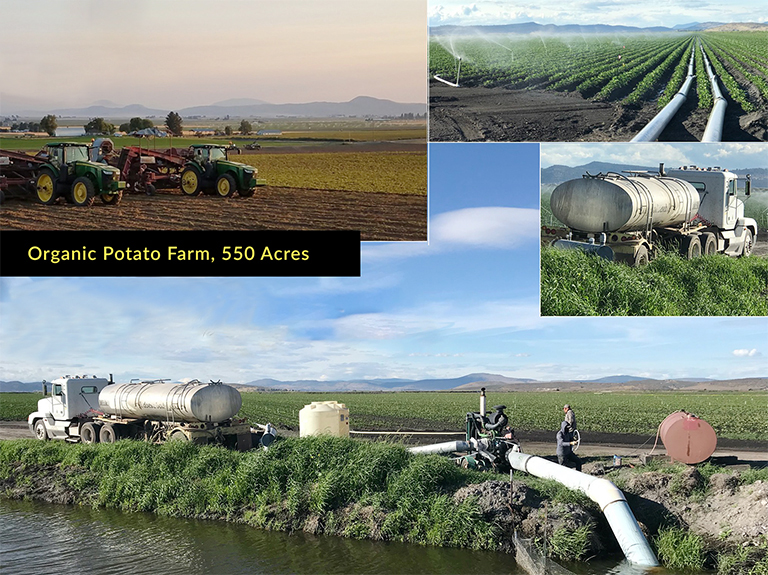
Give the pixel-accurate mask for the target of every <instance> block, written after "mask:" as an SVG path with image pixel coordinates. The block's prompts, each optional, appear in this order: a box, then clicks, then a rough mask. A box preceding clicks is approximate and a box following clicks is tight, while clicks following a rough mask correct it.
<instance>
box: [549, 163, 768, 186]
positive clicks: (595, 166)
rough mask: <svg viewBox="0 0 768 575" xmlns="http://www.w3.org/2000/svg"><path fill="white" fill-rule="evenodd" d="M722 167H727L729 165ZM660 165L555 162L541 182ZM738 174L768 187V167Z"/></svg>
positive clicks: (554, 181) (650, 167)
mask: <svg viewBox="0 0 768 575" xmlns="http://www.w3.org/2000/svg"><path fill="white" fill-rule="evenodd" d="M677 167H678V166H676V165H669V164H667V165H666V166H665V169H672V168H677ZM721 167H724V168H727V167H728V166H727V165H723V166H721ZM658 169H659V166H658V165H656V166H640V165H637V164H612V163H608V162H590V163H589V164H584V165H582V166H574V167H570V166H563V165H559V164H555V165H552V166H549V167H548V168H544V169H543V170H541V183H542V184H560V183H562V182H565V181H567V180H574V179H577V178H581V177H582V176H583V175H584V174H586V173H587V172H588V173H590V174H592V175H596V174H598V173H600V172H602V173H606V172H619V173H621V172H622V171H624V170H648V171H651V172H656V171H658ZM731 171H732V172H733V173H734V174H737V175H738V176H745V175H746V174H750V175H751V177H752V185H753V186H754V187H756V188H766V187H768V169H766V168H749V169H746V170H731Z"/></svg>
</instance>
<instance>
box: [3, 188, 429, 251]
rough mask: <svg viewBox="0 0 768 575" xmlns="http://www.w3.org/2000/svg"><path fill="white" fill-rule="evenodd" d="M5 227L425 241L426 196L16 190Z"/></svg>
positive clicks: (5, 216) (285, 190) (283, 190)
mask: <svg viewBox="0 0 768 575" xmlns="http://www.w3.org/2000/svg"><path fill="white" fill-rule="evenodd" d="M0 230H360V231H361V233H362V239H363V240H387V241H391V240H410V241H426V239H427V197H426V196H410V195H403V194H382V193H370V192H344V191H335V190H313V189H298V188H280V187H274V186H265V187H263V188H258V189H257V190H256V194H255V195H254V196H253V197H251V198H240V197H234V198H227V199H222V198H218V197H213V196H198V197H196V198H189V197H185V196H182V195H181V193H180V192H176V193H161V194H158V195H156V196H151V197H150V196H145V195H141V194H126V195H124V197H123V201H122V202H121V203H120V205H118V206H116V207H114V206H107V205H104V204H102V203H101V202H100V201H98V200H97V201H96V202H95V203H94V205H93V207H92V208H78V207H75V206H71V205H64V204H57V205H54V206H43V205H41V204H39V203H37V202H35V201H34V200H33V199H32V198H31V197H22V198H19V197H10V198H8V199H7V200H6V202H5V203H4V204H3V205H2V207H0Z"/></svg>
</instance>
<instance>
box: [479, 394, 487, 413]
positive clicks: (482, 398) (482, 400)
mask: <svg viewBox="0 0 768 575" xmlns="http://www.w3.org/2000/svg"><path fill="white" fill-rule="evenodd" d="M485 401H486V399H485V388H484V387H483V388H481V389H480V417H485V412H486V411H487V410H486V403H485Z"/></svg>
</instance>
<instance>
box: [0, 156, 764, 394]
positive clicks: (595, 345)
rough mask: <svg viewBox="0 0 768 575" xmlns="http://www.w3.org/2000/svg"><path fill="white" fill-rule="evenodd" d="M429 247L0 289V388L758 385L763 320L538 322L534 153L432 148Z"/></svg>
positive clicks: (370, 247) (399, 246)
mask: <svg viewBox="0 0 768 575" xmlns="http://www.w3.org/2000/svg"><path fill="white" fill-rule="evenodd" d="M430 174H431V181H430V213H431V216H430V242H429V244H427V243H423V242H422V243H367V244H364V246H363V248H362V276H361V277H359V278H283V279H276V278H234V279H219V278H198V279H171V278H136V279H132V278H125V279H101V278H74V279H62V278H48V279H29V278H4V279H2V280H0V320H1V321H0V350H2V356H1V357H0V379H2V380H13V379H19V380H22V381H35V380H39V379H48V380H50V379H52V378H53V377H56V376H59V375H62V374H64V373H95V374H98V375H106V374H108V373H114V374H115V376H116V377H117V378H118V380H125V379H128V378H132V377H155V378H157V377H168V378H171V379H182V378H195V377H196V378H199V379H201V380H207V379H219V378H221V379H222V380H224V381H228V382H233V383H234V382H248V381H252V380H255V379H259V378H263V377H272V378H275V379H281V380H294V379H319V380H335V379H348V378H382V377H402V378H427V377H458V376H461V375H465V374H467V373H472V372H492V373H500V374H502V375H506V376H510V377H530V378H535V379H539V380H551V379H558V378H577V379H582V378H593V377H602V376H606V375H612V374H631V375H638V376H646V377H659V378H671V377H716V378H735V377H749V376H766V375H767V374H768V369H766V357H765V355H766V353H767V350H766V345H765V342H766V341H768V339H767V338H766V337H765V335H766V333H767V332H768V329H766V328H767V327H768V324H766V319H765V318H540V317H539V312H538V284H539V274H538V261H539V245H538V233H539V224H538V205H539V148H538V145H537V144H434V145H431V146H430Z"/></svg>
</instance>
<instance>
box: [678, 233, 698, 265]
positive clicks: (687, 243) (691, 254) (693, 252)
mask: <svg viewBox="0 0 768 575" xmlns="http://www.w3.org/2000/svg"><path fill="white" fill-rule="evenodd" d="M680 255H681V256H683V257H684V258H685V259H687V260H692V259H694V258H699V257H701V240H699V236H685V237H684V238H683V241H682V242H680Z"/></svg>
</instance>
